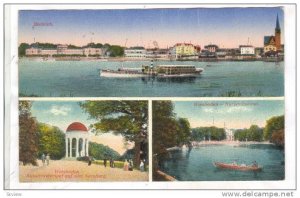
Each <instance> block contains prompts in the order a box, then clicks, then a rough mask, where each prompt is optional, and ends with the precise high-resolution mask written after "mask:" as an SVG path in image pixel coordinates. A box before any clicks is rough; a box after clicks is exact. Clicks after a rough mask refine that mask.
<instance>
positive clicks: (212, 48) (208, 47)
mask: <svg viewBox="0 0 300 198" xmlns="http://www.w3.org/2000/svg"><path fill="white" fill-rule="evenodd" d="M204 49H206V50H207V51H209V52H210V53H216V52H217V50H218V49H219V46H217V45H214V44H209V45H206V46H204Z"/></svg>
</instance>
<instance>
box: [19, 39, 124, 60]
mask: <svg viewBox="0 0 300 198" xmlns="http://www.w3.org/2000/svg"><path fill="white" fill-rule="evenodd" d="M57 46H58V44H53V43H40V42H36V43H32V44H28V43H21V44H20V45H19V47H18V54H19V57H22V56H25V55H26V49H29V48H31V47H36V48H41V49H56V48H57ZM67 46H68V48H69V49H81V48H87V47H90V48H101V49H103V50H104V51H105V54H106V55H107V56H110V57H119V56H124V47H122V46H120V45H110V44H108V43H105V44H102V43H93V42H92V43H88V44H87V45H84V46H82V47H80V46H76V45H72V44H69V45H67Z"/></svg>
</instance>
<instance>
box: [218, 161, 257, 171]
mask: <svg viewBox="0 0 300 198" xmlns="http://www.w3.org/2000/svg"><path fill="white" fill-rule="evenodd" d="M213 164H214V166H215V167H217V168H222V169H230V170H239V171H261V170H262V167H261V166H253V165H238V164H233V163H232V164H226V163H222V162H214V163H213Z"/></svg>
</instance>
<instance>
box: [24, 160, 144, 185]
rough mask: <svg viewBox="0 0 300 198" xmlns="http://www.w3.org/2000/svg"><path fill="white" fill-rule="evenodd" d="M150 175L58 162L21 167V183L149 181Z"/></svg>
mask: <svg viewBox="0 0 300 198" xmlns="http://www.w3.org/2000/svg"><path fill="white" fill-rule="evenodd" d="M148 179H149V177H148V173H147V172H140V171H138V170H133V171H124V170H123V169H120V168H110V167H106V168H105V167H104V166H101V165H96V164H92V165H91V166H88V165H87V163H86V162H80V161H68V160H57V161H53V160H52V161H50V164H49V165H48V166H46V165H45V166H43V165H42V163H41V161H39V166H29V165H28V166H23V165H20V182H61V181H65V182H96V181H148Z"/></svg>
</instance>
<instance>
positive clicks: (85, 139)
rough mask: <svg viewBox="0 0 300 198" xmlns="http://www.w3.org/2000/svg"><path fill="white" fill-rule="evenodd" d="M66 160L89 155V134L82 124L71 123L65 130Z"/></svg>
mask: <svg viewBox="0 0 300 198" xmlns="http://www.w3.org/2000/svg"><path fill="white" fill-rule="evenodd" d="M65 139H66V158H75V157H83V156H88V155H89V133H88V129H87V128H86V126H84V124H82V123H80V122H73V123H72V124H70V125H69V126H68V128H67V130H66V136H65Z"/></svg>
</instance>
